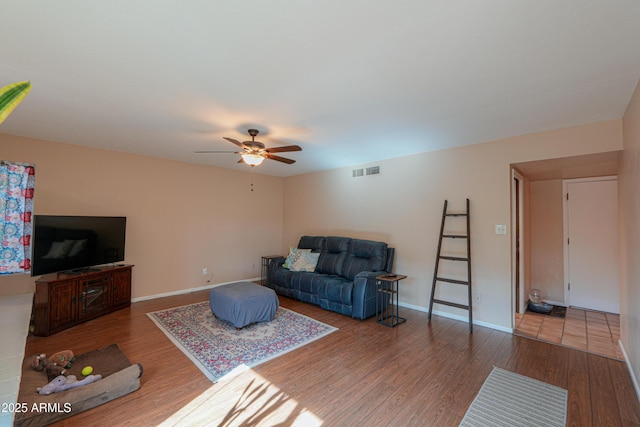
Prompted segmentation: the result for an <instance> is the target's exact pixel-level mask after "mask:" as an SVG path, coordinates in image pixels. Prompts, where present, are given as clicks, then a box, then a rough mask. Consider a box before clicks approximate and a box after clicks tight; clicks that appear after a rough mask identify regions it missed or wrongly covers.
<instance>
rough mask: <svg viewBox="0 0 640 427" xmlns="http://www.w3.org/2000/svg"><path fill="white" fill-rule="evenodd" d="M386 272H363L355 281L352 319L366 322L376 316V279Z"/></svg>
mask: <svg viewBox="0 0 640 427" xmlns="http://www.w3.org/2000/svg"><path fill="white" fill-rule="evenodd" d="M381 274H386V271H361V272H360V273H358V274H356V276H355V277H354V279H353V310H354V311H353V314H352V317H354V318H356V319H361V320H364V319H366V318H368V317H371V316H373V315H374V314H376V277H378V276H380V275H381Z"/></svg>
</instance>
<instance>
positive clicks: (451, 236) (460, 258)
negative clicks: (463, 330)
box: [428, 199, 473, 333]
mask: <svg viewBox="0 0 640 427" xmlns="http://www.w3.org/2000/svg"><path fill="white" fill-rule="evenodd" d="M460 216H464V217H466V220H467V231H466V234H445V231H444V229H445V222H446V219H447V218H448V217H460ZM470 218H471V211H470V210H469V199H467V210H466V212H459V213H453V212H447V200H445V201H444V209H443V210H442V225H441V226H440V238H439V239H438V252H437V254H436V265H435V268H434V270H433V284H432V285H431V300H430V301H429V315H428V319H429V322H431V313H432V312H433V303H436V304H443V305H448V306H450V307H457V308H460V309H463V310H468V311H469V333H473V307H472V304H471V301H472V293H471V228H470V226H469V224H470ZM443 239H466V240H467V253H466V256H447V255H442V253H441V251H442V240H443ZM442 260H447V261H455V262H462V263H466V264H467V280H458V279H447V278H444V277H440V276H439V275H438V270H439V267H440V261H442ZM443 282H444V283H454V284H456V285H463V286H466V287H467V291H468V292H467V296H468V303H467V304H460V303H457V302H452V301H445V300H441V299H436V298H435V295H436V284H439V283H443Z"/></svg>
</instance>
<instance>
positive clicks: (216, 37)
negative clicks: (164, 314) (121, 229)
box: [0, 0, 640, 176]
mask: <svg viewBox="0 0 640 427" xmlns="http://www.w3.org/2000/svg"><path fill="white" fill-rule="evenodd" d="M0 11H1V12H2V16H3V18H2V24H1V25H0V40H2V41H3V42H2V46H1V47H0V86H4V85H5V84H8V83H12V82H15V81H22V80H27V79H28V80H31V81H32V83H33V89H32V91H31V93H30V94H29V95H28V96H27V98H26V99H25V100H24V101H23V102H22V104H21V105H20V106H19V107H18V108H17V109H16V110H15V111H14V113H13V114H12V115H11V116H10V117H9V118H8V119H7V120H6V121H5V122H4V123H3V124H2V125H1V126H2V127H1V128H0V132H2V133H8V134H15V135H21V136H28V137H34V138H42V139H47V140H52V141H61V142H67V143H71V144H82V145H90V146H95V147H101V148H106V149H110V150H119V151H126V152H134V153H141V154H145V155H149V156H157V157H162V158H170V159H177V160H182V161H187V162H193V163H202V164H209V165H216V166H220V167H227V168H237V169H241V170H246V169H247V168H248V166H246V165H239V164H237V163H236V161H237V160H238V156H237V155H233V154H194V151H196V150H231V151H233V150H234V149H235V148H236V147H235V146H233V145H232V144H231V143H229V142H227V141H225V140H223V139H222V136H228V137H231V138H236V139H239V140H241V141H242V140H246V139H249V137H248V135H247V134H246V130H247V129H248V128H251V127H256V128H257V129H259V130H261V132H262V133H263V134H264V133H267V136H266V137H264V138H260V137H259V138H257V140H259V141H262V142H264V143H265V144H266V145H267V146H268V147H271V146H279V145H285V144H299V145H300V146H301V147H302V149H303V151H302V152H300V153H287V154H286V155H285V157H289V158H292V159H295V160H296V161H297V162H296V163H295V164H293V165H285V164H280V163H277V162H274V161H271V160H267V161H265V163H264V164H263V165H262V166H259V167H257V168H256V172H258V173H265V174H269V175H276V176H289V175H296V174H300V173H306V172H311V171H317V170H323V169H329V168H336V167H342V166H348V165H354V164H363V163H371V162H375V161H379V160H382V159H386V158H391V157H399V156H404V155H409V154H413V153H417V152H424V151H429V150H434V149H439V148H443V147H451V146H458V145H464V144H472V143H477V142H483V141H488V140H493V139H498V138H502V137H508V136H514V135H521V134H525V133H532V132H537V131H542V130H549V129H555V128H560V127H565V126H573V125H577V124H582V123H588V122H595V121H600V120H608V119H614V118H620V117H622V115H623V113H624V110H625V108H626V106H627V103H628V101H629V99H630V96H631V94H632V92H633V90H634V87H635V85H636V83H637V82H638V79H639V78H640V2H639V1H637V0H553V1H551V0H537V1H533V0H531V1H524V0H520V1H514V0H511V1H510V0H485V1H477V0H455V1H454V0H394V1H381V0H377V1H372V0H349V1H345V0H341V1H338V0H325V1H313V0H288V1H287V0H271V1H242V0H240V1H238V0H217V1H214V0H191V1H185V0H182V1H179V0H136V1H131V0H109V1H103V2H97V1H86V0H58V1H55V2H54V1H50V0H30V1H23V0H5V1H3V2H2V5H0Z"/></svg>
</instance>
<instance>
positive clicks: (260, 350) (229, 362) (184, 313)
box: [147, 301, 338, 382]
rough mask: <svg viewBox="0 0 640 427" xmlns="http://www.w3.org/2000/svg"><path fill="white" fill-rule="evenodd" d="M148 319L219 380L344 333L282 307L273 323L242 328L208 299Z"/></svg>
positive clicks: (159, 312)
mask: <svg viewBox="0 0 640 427" xmlns="http://www.w3.org/2000/svg"><path fill="white" fill-rule="evenodd" d="M147 316H149V318H151V320H153V322H154V323H155V324H156V325H157V326H158V327H159V328H160V330H162V332H164V333H165V335H167V337H168V338H169V339H170V340H171V341H172V342H173V343H174V344H175V345H176V346H177V347H178V348H179V349H180V350H181V351H182V352H183V353H184V354H185V355H186V356H187V357H188V358H189V359H191V361H192V362H193V363H194V364H195V365H196V366H197V367H198V368H200V370H201V371H202V372H203V373H204V374H205V375H206V376H207V378H209V379H210V380H211V381H213V382H216V381H219V380H220V379H222V378H223V377H224V376H225V375H227V374H230V373H231V372H232V371H233V372H234V373H237V372H239V371H242V370H243V369H247V368H251V367H253V366H256V365H259V364H260V363H263V362H266V361H267V360H270V359H273V358H275V357H278V356H281V355H283V354H285V353H288V352H290V351H292V350H295V349H297V348H299V347H302V346H303V345H306V344H309V343H310V342H313V341H315V340H317V339H319V338H322V337H324V336H326V335H328V334H330V333H332V332H335V331H337V330H338V329H337V328H334V327H333V326H329V325H327V324H325V323H322V322H318V321H317V320H314V319H312V318H310V317H307V316H303V315H302V314H298V313H295V312H293V311H291V310H287V309H286V308H282V307H279V308H278V311H277V312H276V316H275V319H274V320H272V321H271V322H262V323H254V324H251V325H249V326H246V327H244V328H242V329H240V330H237V329H236V328H235V326H233V325H232V324H231V323H229V322H227V321H225V320H221V319H218V318H216V317H215V316H214V315H213V314H212V313H211V309H210V308H209V302H208V301H205V302H200V303H196V304H191V305H185V306H182V307H175V308H170V309H168V310H162V311H156V312H153V313H147Z"/></svg>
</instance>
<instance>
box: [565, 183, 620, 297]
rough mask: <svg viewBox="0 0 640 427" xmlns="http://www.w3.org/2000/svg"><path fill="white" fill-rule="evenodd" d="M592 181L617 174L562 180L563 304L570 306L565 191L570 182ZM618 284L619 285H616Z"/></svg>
mask: <svg viewBox="0 0 640 427" xmlns="http://www.w3.org/2000/svg"><path fill="white" fill-rule="evenodd" d="M594 181H616V182H617V181H618V176H617V175H607V176H594V177H589V178H575V179H563V180H562V256H563V258H564V304H565V305H566V306H567V307H570V306H571V295H570V293H571V291H570V290H569V245H568V244H567V242H568V239H569V207H568V205H567V193H568V191H569V184H570V183H577V182H594ZM618 286H619V285H618Z"/></svg>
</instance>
